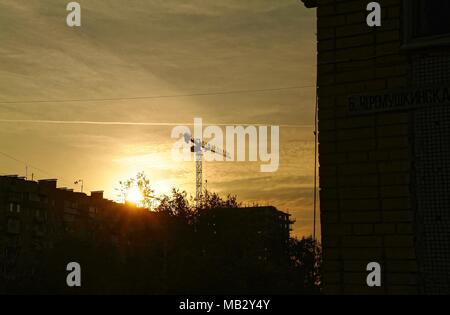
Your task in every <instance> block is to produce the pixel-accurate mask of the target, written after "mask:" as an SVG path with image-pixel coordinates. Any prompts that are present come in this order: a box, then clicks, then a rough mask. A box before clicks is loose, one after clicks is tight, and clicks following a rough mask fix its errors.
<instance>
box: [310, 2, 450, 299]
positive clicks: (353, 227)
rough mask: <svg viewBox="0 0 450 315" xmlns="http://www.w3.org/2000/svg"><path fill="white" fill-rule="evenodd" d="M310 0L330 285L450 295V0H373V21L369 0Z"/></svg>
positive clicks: (354, 290)
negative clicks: (375, 271) (373, 277)
mask: <svg viewBox="0 0 450 315" xmlns="http://www.w3.org/2000/svg"><path fill="white" fill-rule="evenodd" d="M303 2H304V3H305V5H306V6H307V7H310V8H313V7H316V8H317V48H318V58H317V60H318V70H317V71H318V100H319V101H318V102H319V103H318V108H319V111H318V119H319V122H318V124H319V163H320V171H319V174H320V203H321V224H322V240H323V255H324V256H323V259H324V269H323V273H324V278H323V284H324V291H325V293H328V294H336V293H344V294H417V293H425V294H442V293H447V294H448V293H449V292H450V198H449V196H450V185H449V178H450V151H449V148H450V93H449V91H450V49H449V44H450V23H449V22H448V15H449V13H450V1H448V0H442V1H441V0H434V1H424V0H408V1H402V0H380V1H377V3H378V4H379V5H380V7H381V26H374V27H371V26H369V25H368V23H367V17H368V15H369V14H370V13H371V12H372V11H368V10H367V5H368V4H369V3H370V2H371V1H361V0H357V1H355V0H317V1H314V0H304V1H303ZM369 262H378V263H379V264H380V266H381V278H382V283H381V286H380V287H369V286H368V285H367V282H366V277H367V275H368V274H369V271H367V270H366V267H367V264H368V263H369Z"/></svg>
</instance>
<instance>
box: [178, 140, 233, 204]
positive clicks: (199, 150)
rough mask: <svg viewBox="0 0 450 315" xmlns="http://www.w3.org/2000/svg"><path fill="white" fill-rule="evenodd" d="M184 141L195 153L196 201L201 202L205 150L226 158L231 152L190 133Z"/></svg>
mask: <svg viewBox="0 0 450 315" xmlns="http://www.w3.org/2000/svg"><path fill="white" fill-rule="evenodd" d="M184 141H185V142H186V143H187V144H192V145H191V152H194V153H195V202H196V203H197V205H198V204H199V202H200V200H201V197H202V193H203V188H202V186H203V152H207V151H209V152H212V153H215V154H219V155H221V156H223V157H225V158H228V157H229V154H228V153H227V152H226V151H225V150H223V149H221V148H218V147H217V146H215V145H210V144H209V143H206V142H205V141H201V140H200V139H194V138H193V137H192V136H191V135H190V134H189V133H185V134H184Z"/></svg>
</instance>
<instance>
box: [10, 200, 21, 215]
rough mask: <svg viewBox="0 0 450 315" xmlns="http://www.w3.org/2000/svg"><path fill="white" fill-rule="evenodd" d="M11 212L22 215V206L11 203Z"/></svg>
mask: <svg viewBox="0 0 450 315" xmlns="http://www.w3.org/2000/svg"><path fill="white" fill-rule="evenodd" d="M9 212H17V213H20V204H18V203H14V202H11V203H10V204H9Z"/></svg>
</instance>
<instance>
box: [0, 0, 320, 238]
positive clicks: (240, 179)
mask: <svg viewBox="0 0 450 315" xmlns="http://www.w3.org/2000/svg"><path fill="white" fill-rule="evenodd" d="M68 2H69V1H68V0H67V1H63V0H0V128H1V129H0V144H1V145H0V152H1V153H2V154H0V174H2V175H5V174H19V175H25V165H24V163H21V162H18V161H16V160H14V159H13V158H15V159H18V160H20V161H24V162H26V163H27V164H28V165H29V171H28V175H29V177H31V173H34V177H35V179H42V178H50V177H51V178H59V185H60V186H68V187H73V188H76V189H79V187H76V186H75V185H74V184H73V182H74V181H75V180H77V179H83V180H84V182H85V191H90V190H104V191H105V195H106V196H107V197H108V198H110V199H116V197H117V196H116V193H115V191H114V188H115V187H118V182H119V181H120V180H123V179H126V178H129V177H132V176H133V175H135V174H136V173H137V172H139V171H144V172H145V173H146V175H147V176H148V177H149V178H150V180H151V182H152V183H153V188H154V189H155V190H156V191H157V192H159V193H161V192H167V191H168V190H169V189H170V187H171V186H175V187H178V188H180V189H183V190H187V191H188V192H190V193H194V189H195V163H194V162H181V163H180V162H176V161H173V160H172V158H171V148H172V146H173V144H174V140H173V139H171V137H170V134H171V130H172V128H173V127H174V125H177V124H180V125H189V124H192V123H193V120H194V118H195V117H201V118H202V119H203V122H204V124H205V125H208V124H229V125H241V124H264V125H280V126H281V127H280V168H279V170H278V172H275V173H260V172H259V167H260V162H252V163H249V162H245V163H242V162H241V163H236V162H228V163H213V162H212V163H205V164H204V179H207V180H208V189H210V190H213V191H217V192H219V193H221V194H224V195H226V194H236V195H238V198H239V200H241V201H244V202H247V203H253V202H258V203H259V204H263V205H265V204H270V205H274V206H276V207H278V208H279V209H280V210H283V211H288V212H290V213H291V214H292V215H293V218H294V219H295V220H296V221H297V222H296V224H295V225H294V233H295V235H298V236H302V235H305V234H310V233H311V232H312V213H313V212H312V210H313V208H312V197H313V166H314V136H313V121H314V105H315V104H314V94H315V93H314V92H315V91H314V88H312V87H311V86H314V85H315V76H316V58H315V56H316V43H315V11H314V10H308V9H306V8H305V7H304V6H303V5H302V3H301V2H300V1H298V0H223V1H217V0H84V1H81V0H80V1H78V2H79V3H80V4H81V7H82V20H81V23H82V26H81V27H80V28H69V27H68V26H67V25H66V16H67V14H68V12H67V11H66V5H67V3H68ZM294 86H296V87H304V88H297V89H280V90H278V91H266V92H261V91H260V92H255V91H253V92H246V93H244V92H241V93H223V92H230V91H243V90H264V89H269V90H270V89H278V88H286V87H294ZM215 93H216V94H217V95H209V96H205V95H202V96H199V95H197V96H182V95H189V94H215ZM177 95H178V96H177ZM154 96H165V97H154ZM166 96H177V97H166ZM145 97H154V98H145ZM133 98H134V99H133ZM99 99H106V100H99ZM111 99H113V100H111ZM51 100H54V101H53V102H48V101H51ZM63 100H66V101H63ZM67 100H84V101H73V102H69V101H67ZM86 100H90V101H86ZM46 101H47V102H46ZM134 123H138V124H134ZM133 124H134V125H133ZM4 154H6V155H8V156H10V157H6V156H5V155H4Z"/></svg>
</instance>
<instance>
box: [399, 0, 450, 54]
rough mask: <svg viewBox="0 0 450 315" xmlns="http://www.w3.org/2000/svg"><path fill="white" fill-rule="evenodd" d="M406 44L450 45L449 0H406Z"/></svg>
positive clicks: (408, 45)
mask: <svg viewBox="0 0 450 315" xmlns="http://www.w3.org/2000/svg"><path fill="white" fill-rule="evenodd" d="M403 6H404V12H405V13H404V14H405V16H404V46H405V48H420V47H429V46H443V45H450V23H449V18H448V16H449V14H450V1H449V0H404V1H403Z"/></svg>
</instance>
